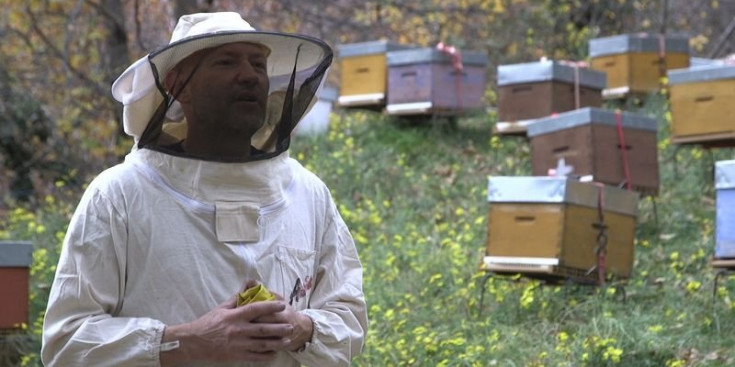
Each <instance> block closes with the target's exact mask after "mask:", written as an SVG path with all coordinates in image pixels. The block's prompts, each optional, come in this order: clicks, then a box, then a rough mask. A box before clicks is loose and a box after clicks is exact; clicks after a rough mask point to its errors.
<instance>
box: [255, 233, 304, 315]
mask: <svg viewBox="0 0 735 367" xmlns="http://www.w3.org/2000/svg"><path fill="white" fill-rule="evenodd" d="M315 259H316V252H315V251H313V250H305V249H298V248H293V247H286V246H277V247H276V251H275V256H274V259H273V262H272V263H271V265H272V268H271V269H264V270H265V272H266V273H270V274H271V277H273V278H274V279H270V280H271V281H273V282H274V283H275V284H277V285H278V288H280V289H276V290H275V291H276V292H278V293H280V294H282V295H283V297H284V298H285V299H286V301H291V302H292V303H291V306H293V307H294V308H295V309H297V310H303V309H305V308H307V306H308V304H309V298H310V297H311V292H312V291H313V289H314V286H315V281H316V280H315V279H314V275H315V274H314V261H315ZM261 265H266V264H261ZM266 266H267V265H266Z"/></svg>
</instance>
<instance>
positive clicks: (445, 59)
mask: <svg viewBox="0 0 735 367" xmlns="http://www.w3.org/2000/svg"><path fill="white" fill-rule="evenodd" d="M460 55H461V57H462V64H463V65H476V66H486V65H487V64H488V62H489V58H488V56H487V54H485V53H484V52H478V51H460ZM386 57H387V61H388V65H389V66H399V65H414V64H423V63H444V64H449V63H451V62H452V56H451V55H449V54H447V53H446V52H442V51H439V50H437V49H435V48H430V47H424V48H415V49H410V50H401V51H391V52H388V53H387V56H386Z"/></svg>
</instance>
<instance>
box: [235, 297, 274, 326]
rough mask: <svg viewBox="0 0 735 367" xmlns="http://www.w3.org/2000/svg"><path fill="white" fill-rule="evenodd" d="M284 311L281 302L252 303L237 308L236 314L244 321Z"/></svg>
mask: <svg viewBox="0 0 735 367" xmlns="http://www.w3.org/2000/svg"><path fill="white" fill-rule="evenodd" d="M285 309H286V304H285V303H284V302H281V301H262V302H253V303H250V304H247V305H244V306H241V307H239V308H237V309H236V310H234V311H236V312H238V313H239V314H240V315H241V316H242V317H244V318H245V319H246V320H249V321H250V320H255V319H257V318H259V317H263V316H265V315H270V314H273V313H277V312H281V311H283V310H285Z"/></svg>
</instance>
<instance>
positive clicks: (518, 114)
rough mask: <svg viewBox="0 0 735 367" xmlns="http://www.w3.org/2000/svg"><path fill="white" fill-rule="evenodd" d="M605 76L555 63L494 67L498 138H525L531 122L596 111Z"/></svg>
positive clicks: (543, 62) (585, 69) (545, 62)
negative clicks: (586, 109) (587, 109)
mask: <svg viewBox="0 0 735 367" xmlns="http://www.w3.org/2000/svg"><path fill="white" fill-rule="evenodd" d="M605 85H606V76H605V74H604V73H601V72H599V71H595V70H591V69H588V68H584V67H578V66H574V65H571V64H567V63H561V62H557V61H540V62H531V63H523V64H513V65H501V66H499V67H498V121H499V122H498V123H497V124H496V133H498V134H504V133H508V134H516V133H518V134H525V131H526V126H527V125H528V123H529V122H530V120H532V119H537V118H541V117H546V116H549V115H551V114H554V113H559V112H565V111H570V110H574V109H577V108H582V107H600V106H601V105H602V90H603V89H605Z"/></svg>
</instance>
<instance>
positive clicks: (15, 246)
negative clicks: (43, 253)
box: [0, 241, 33, 268]
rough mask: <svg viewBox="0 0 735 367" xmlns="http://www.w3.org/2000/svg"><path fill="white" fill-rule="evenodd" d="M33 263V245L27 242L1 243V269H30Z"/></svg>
mask: <svg viewBox="0 0 735 367" xmlns="http://www.w3.org/2000/svg"><path fill="white" fill-rule="evenodd" d="M32 262H33V244H31V242H27V241H0V267H2V268H13V267H29V266H30V265H31V263H32Z"/></svg>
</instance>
